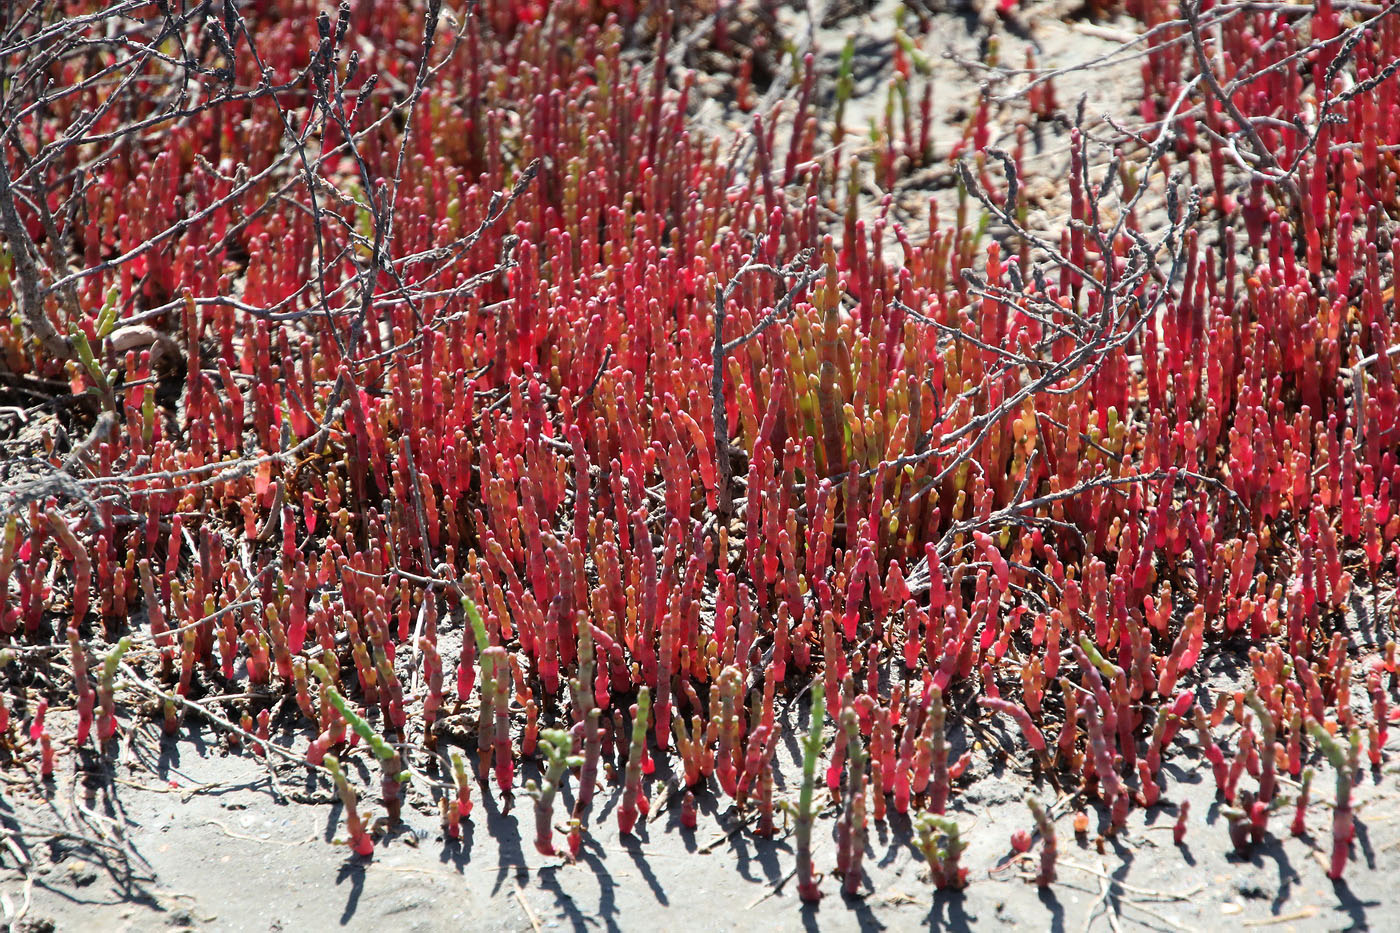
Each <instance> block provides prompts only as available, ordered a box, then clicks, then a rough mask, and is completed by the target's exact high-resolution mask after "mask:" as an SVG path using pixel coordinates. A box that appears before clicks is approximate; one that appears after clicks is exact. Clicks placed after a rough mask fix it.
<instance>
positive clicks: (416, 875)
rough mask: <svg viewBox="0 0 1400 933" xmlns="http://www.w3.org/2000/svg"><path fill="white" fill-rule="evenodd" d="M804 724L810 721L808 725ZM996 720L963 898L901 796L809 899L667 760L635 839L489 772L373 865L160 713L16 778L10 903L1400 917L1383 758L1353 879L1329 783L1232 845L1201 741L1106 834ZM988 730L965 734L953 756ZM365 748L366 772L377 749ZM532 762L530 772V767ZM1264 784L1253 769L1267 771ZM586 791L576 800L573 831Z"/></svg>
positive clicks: (300, 912) (1133, 925)
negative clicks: (53, 775) (89, 768)
mask: <svg viewBox="0 0 1400 933" xmlns="http://www.w3.org/2000/svg"><path fill="white" fill-rule="evenodd" d="M795 715H796V714H794V716H795ZM791 726H792V727H793V728H794V730H797V731H801V730H803V729H805V722H804V723H799V722H795V721H794V722H792V723H791ZM979 734H982V735H985V736H986V737H987V739H988V741H990V742H992V743H994V746H993V747H991V748H989V747H988V746H987V745H985V744H979V745H976V746H974V752H975V761H976V764H975V765H974V767H973V769H972V770H971V771H970V773H969V774H968V775H966V776H965V777H964V779H963V781H962V782H960V785H959V792H958V793H957V794H956V795H955V796H954V799H953V802H952V803H951V805H950V808H949V813H950V815H952V816H953V817H954V818H955V819H956V820H957V822H958V823H959V825H960V826H961V827H962V829H963V830H964V833H965V835H966V838H968V840H969V842H970V847H969V849H968V851H967V852H966V854H965V855H964V858H963V864H964V865H966V866H967V867H968V868H969V869H970V871H969V885H968V887H967V888H966V889H965V890H964V891H962V892H937V891H935V890H934V889H933V887H932V885H931V884H930V883H929V881H928V880H927V876H926V874H925V865H924V862H923V859H922V857H921V856H920V855H918V854H917V852H916V850H915V849H914V847H913V845H912V841H911V833H910V827H909V822H908V819H907V818H905V817H904V816H901V815H899V814H895V813H894V812H893V811H891V813H890V814H889V817H888V819H887V820H886V821H885V822H884V823H875V822H872V825H871V832H870V840H869V845H868V847H867V851H866V858H865V869H866V876H867V877H866V883H865V884H864V885H863V887H862V892H863V893H862V896H861V897H858V898H847V897H843V896H842V895H841V893H840V881H839V879H837V878H835V877H828V878H826V879H825V880H824V881H823V884H822V888H823V890H824V891H825V892H826V897H825V898H824V899H823V900H822V901H821V902H820V904H818V905H815V906H813V905H804V904H803V903H802V902H801V901H800V900H799V899H798V898H797V896H796V891H795V885H794V884H793V883H792V881H791V872H792V870H793V867H794V865H795V859H794V857H793V852H792V839H791V836H790V835H789V833H788V831H787V830H785V829H784V828H783V827H782V826H781V825H780V826H779V832H778V834H777V835H776V836H775V837H774V838H772V839H762V838H758V837H756V836H754V835H753V834H752V832H751V827H739V826H737V825H736V824H735V822H734V820H735V816H734V814H732V813H730V812H727V808H726V810H721V811H718V812H717V811H716V809H715V803H714V801H713V800H712V799H705V798H701V799H700V800H699V801H698V803H699V808H700V811H701V818H700V825H699V827H698V828H697V829H695V830H687V829H684V828H682V827H681V825H680V822H679V812H678V808H673V807H666V806H665V803H666V800H667V795H666V783H665V779H666V774H665V770H664V768H658V770H657V772H656V774H655V775H653V776H652V778H651V779H650V780H651V784H652V787H651V796H652V799H653V805H654V806H653V811H652V814H651V818H650V820H649V821H648V822H647V823H646V825H645V826H644V827H641V826H639V827H638V830H637V833H636V835H635V836H626V837H624V836H620V835H619V834H618V832H617V826H616V817H615V813H614V807H615V806H616V803H617V800H618V793H617V792H616V791H614V790H605V791H603V792H602V793H600V796H599V797H598V798H596V799H595V802H594V807H593V813H592V814H591V819H590V823H591V825H590V829H589V832H588V834H587V836H586V837H585V843H584V849H583V852H582V854H581V857H580V859H579V860H578V861H577V862H574V863H572V864H570V863H567V862H565V861H564V860H563V859H561V858H547V857H544V856H541V855H539V854H538V853H537V852H536V851H535V849H534V846H533V843H532V840H533V832H534V827H533V816H532V810H531V807H532V804H533V802H532V801H531V800H530V799H529V798H527V797H525V796H524V795H523V793H522V794H519V795H517V796H516V798H515V800H514V805H513V806H511V805H510V804H505V806H506V810H505V811H504V812H503V810H502V802H501V801H500V800H499V798H498V797H496V796H495V795H493V794H491V793H489V792H487V791H486V790H484V789H482V788H479V787H478V788H474V799H475V801H476V807H475V809H474V811H473V813H472V817H471V820H470V821H469V823H468V824H465V826H464V837H463V839H462V840H461V841H460V842H453V841H449V840H446V839H445V838H444V836H443V833H442V830H441V827H440V826H439V824H438V820H437V818H436V815H435V814H428V813H425V812H419V811H418V810H414V809H411V808H410V809H408V810H406V815H405V826H404V827H403V828H402V829H401V830H400V831H399V832H397V833H395V834H393V835H392V836H390V837H388V838H384V839H381V840H380V842H379V845H378V847H377V848H376V850H375V853H374V855H373V857H372V858H369V859H364V858H360V857H357V856H354V855H352V854H351V853H350V852H349V850H348V848H346V847H345V846H344V845H343V844H338V843H339V840H340V839H341V838H343V836H344V828H343V823H342V819H341V817H342V814H341V808H340V806H339V805H338V804H334V805H332V804H331V803H329V800H330V794H329V792H328V790H327V789H326V788H325V787H324V786H323V787H319V788H318V787H314V786H310V785H308V784H307V783H306V782H307V778H306V772H305V771H304V769H300V768H298V767H297V766H296V765H295V764H293V763H290V762H283V763H281V764H277V765H275V766H274V767H273V768H271V769H270V768H269V766H268V765H267V764H266V763H265V762H263V761H262V760H260V759H258V758H256V757H254V756H252V755H251V754H249V753H247V752H246V751H243V752H232V753H231V752H229V751H228V750H227V748H226V747H225V744H224V743H223V741H222V740H221V739H220V738H218V737H217V736H215V735H213V734H212V733H211V732H209V731H207V730H206V731H203V732H200V733H193V732H187V733H186V734H184V735H182V736H181V737H179V738H178V740H170V741H163V742H162V741H159V740H158V738H157V732H156V729H155V728H154V727H153V726H152V727H147V728H146V729H144V730H143V733H142V734H141V735H140V736H139V737H138V738H137V740H136V741H135V742H133V743H132V745H131V747H130V748H129V749H128V750H127V752H126V753H125V755H123V756H122V757H124V758H125V759H126V761H127V763H118V764H116V765H115V766H113V765H110V764H108V765H104V766H102V767H100V768H97V767H95V768H94V771H93V772H90V773H81V774H80V773H68V774H63V775H60V776H59V778H58V780H56V781H54V782H52V783H50V784H48V785H45V786H44V787H43V795H42V798H41V797H39V796H36V795H34V794H32V793H24V792H18V793H17V792H16V791H17V790H18V788H17V787H16V786H14V785H11V787H10V789H9V790H8V791H7V792H6V794H5V796H4V801H3V804H0V826H3V827H4V828H5V830H6V831H7V832H8V834H9V836H10V842H11V843H12V844H13V849H12V851H11V854H10V855H9V856H8V857H7V858H6V859H5V870H4V871H3V873H0V895H3V902H4V903H3V906H4V907H5V909H6V911H7V912H10V913H7V917H12V916H13V915H14V913H18V912H20V911H21V910H23V917H22V918H20V919H19V920H18V922H17V923H16V924H15V925H14V927H13V929H15V930H26V931H38V930H46V929H59V930H108V929H111V930H150V929H160V928H171V929H186V928H193V929H199V930H226V931H258V933H263V931H282V930H287V931H290V930H317V929H334V928H340V929H345V930H382V929H388V928H393V929H398V930H440V929H449V928H467V929H473V930H491V931H494V930H501V931H504V930H513V931H531V930H535V929H541V930H543V929H571V930H577V931H584V930H609V931H612V930H641V929H655V928H660V929H666V930H697V931H699V930H712V929H779V930H788V929H791V930H797V929H818V928H820V929H823V930H826V929H830V930H844V929H861V930H884V929H888V930H904V929H915V928H921V927H928V928H934V929H945V928H946V929H970V928H988V927H994V926H1000V925H1007V926H1012V925H1015V926H1025V927H1026V928H1028V929H1050V930H1086V929H1100V930H1107V929H1113V928H1117V929H1120V930H1123V929H1152V930H1183V929H1184V930H1201V929H1208V928H1210V927H1212V926H1216V925H1219V924H1222V923H1224V924H1226V925H1228V926H1229V927H1230V928H1238V927H1241V926H1269V927H1273V928H1276V929H1279V930H1290V929H1292V930H1324V929H1326V930H1340V929H1395V928H1396V927H1397V925H1400V898H1397V896H1396V894H1395V891H1394V888H1393V884H1392V882H1391V880H1390V879H1391V878H1393V877H1394V873H1395V872H1397V871H1400V793H1397V787H1396V780H1395V776H1394V773H1393V769H1387V770H1386V771H1383V772H1377V773H1372V772H1366V773H1364V774H1363V776H1362V778H1361V780H1360V782H1359V785H1358V788H1357V791H1356V800H1357V803H1358V807H1359V820H1358V827H1357V842H1356V844H1355V849H1354V857H1353V862H1352V864H1351V866H1350V868H1349V871H1348V876H1347V880H1346V881H1344V882H1340V883H1337V884H1333V883H1332V882H1331V881H1329V880H1328V879H1327V877H1326V869H1325V865H1324V864H1323V860H1324V858H1325V855H1326V851H1327V848H1328V847H1329V846H1330V825H1331V810H1330V806H1329V804H1330V799H1331V781H1330V777H1329V776H1328V775H1325V774H1319V776H1318V780H1317V782H1316V783H1315V785H1314V787H1315V792H1314V802H1313V804H1312V806H1311V808H1310V810H1309V813H1308V834H1307V835H1305V836H1303V837H1301V838H1294V837H1291V836H1289V835H1288V829H1287V827H1288V823H1289V821H1290V820H1291V818H1292V807H1291V805H1290V806H1286V807H1284V808H1282V810H1281V812H1279V813H1276V814H1275V815H1274V816H1273V818H1272V820H1271V824H1270V828H1271V836H1270V838H1269V839H1267V840H1266V842H1265V844H1263V845H1261V846H1257V847H1255V848H1254V850H1253V851H1252V852H1251V853H1250V854H1249V855H1248V857H1243V858H1242V857H1240V856H1237V855H1235V854H1233V853H1232V851H1231V846H1230V843H1229V838H1228V834H1227V830H1226V820H1225V818H1224V816H1223V815H1222V813H1221V805H1220V804H1219V803H1218V802H1217V801H1216V800H1215V795H1214V782H1213V780H1212V779H1211V777H1210V773H1209V768H1208V767H1201V766H1199V762H1196V760H1195V756H1194V753H1193V752H1192V751H1190V750H1188V749H1187V748H1184V747H1179V748H1178V749H1177V752H1178V754H1176V755H1175V756H1174V760H1175V763H1174V764H1169V765H1167V766H1166V767H1165V772H1166V774H1167V776H1168V786H1167V790H1166V793H1165V794H1164V800H1165V801H1170V802H1168V803H1164V804H1162V805H1159V806H1156V807H1153V808H1151V809H1150V810H1147V811H1142V810H1134V811H1133V814H1132V816H1131V818H1130V820H1129V825H1128V828H1127V830H1126V831H1123V832H1120V833H1119V834H1117V835H1116V836H1114V837H1111V838H1103V837H1101V836H1100V835H1099V829H1100V826H1101V825H1104V826H1106V817H1105V814H1103V813H1102V812H1099V811H1097V810H1095V809H1094V807H1093V806H1092V805H1091V806H1090V808H1089V810H1090V829H1089V832H1088V833H1087V834H1084V835H1081V836H1079V837H1076V836H1075V834H1074V832H1073V829H1072V810H1071V808H1072V807H1076V806H1078V805H1079V804H1078V803H1077V802H1076V801H1075V800H1074V799H1073V798H1072V797H1068V796H1064V795H1061V794H1060V793H1059V792H1058V791H1056V789H1055V788H1054V787H1053V786H1051V785H1050V784H1048V783H1046V782H1045V781H1044V780H1043V779H1041V778H1038V777H1036V776H1032V775H1031V774H1030V773H1029V772H1028V771H1027V770H1026V769H1023V768H1020V767H1019V766H1017V765H1014V764H1013V763H1012V762H1013V760H1014V758H1006V757H1004V756H1002V755H1001V754H999V753H998V752H997V751H996V749H995V745H999V744H1000V743H1005V744H1006V746H1007V747H1012V745H1013V739H1012V738H1011V737H1010V736H1009V735H1008V734H1007V733H1005V732H1002V731H1000V730H999V729H996V728H995V727H994V726H993V725H991V724H989V725H988V726H987V729H986V731H984V730H979ZM284 738H285V737H284ZM965 741H966V740H965V738H964V736H963V735H962V734H961V733H960V732H959V731H958V730H957V729H956V728H954V730H953V731H952V744H953V746H954V748H955V749H958V748H960V747H965ZM1178 744H1179V745H1181V744H1182V743H1181V740H1178ZM1394 745H1395V743H1394V742H1392V747H1394ZM989 752H990V754H989ZM796 754H797V748H796V745H795V743H787V744H786V746H785V747H784V748H782V749H781V750H780V752H779V762H780V764H781V766H782V767H781V769H780V770H781V774H782V775H783V777H784V786H783V788H782V789H781V790H780V792H779V793H780V795H782V796H786V795H789V794H795V789H794V786H793V783H792V779H793V776H794V774H795V772H796ZM352 760H353V761H354V762H355V764H356V765H358V768H359V769H360V771H361V773H362V775H364V776H367V772H366V771H365V770H364V765H365V762H364V760H363V759H362V758H361V759H355V758H354V757H353V756H352ZM92 764H94V765H95V762H94V763H92ZM528 776H531V774H530V771H529V770H528V769H527V770H526V773H525V774H522V775H521V778H522V780H523V778H525V777H528ZM1242 786H1252V785H1251V784H1250V783H1249V779H1248V778H1246V779H1245V784H1244V785H1242ZM1291 791H1292V788H1290V787H1288V786H1287V785H1286V784H1285V788H1284V792H1283V793H1282V794H1281V796H1282V797H1284V798H1289V799H1291V797H1292V793H1291ZM1029 794H1033V795H1035V796H1037V797H1038V798H1039V799H1041V800H1042V801H1044V802H1045V803H1047V804H1054V805H1055V809H1054V811H1053V812H1055V813H1056V814H1057V815H1058V818H1057V820H1056V829H1057V834H1058V836H1059V845H1060V861H1059V880H1058V881H1057V882H1056V884H1055V885H1054V886H1053V887H1051V888H1049V889H1046V890H1042V889H1040V888H1038V887H1036V885H1035V884H1034V883H1032V882H1031V880H1030V878H1031V875H1032V874H1033V872H1034V868H1035V860H1038V856H1039V846H1040V841H1039V840H1037V841H1036V847H1035V848H1034V849H1032V850H1031V853H1030V854H1029V855H1027V856H1023V857H1021V858H1020V859H1017V858H1015V857H1014V855H1013V852H1012V849H1011V848H1010V845H1009V838H1010V834H1011V833H1012V832H1013V831H1014V830H1016V829H1031V828H1032V825H1031V820H1030V817H1029V813H1028V811H1027V810H1026V807H1025V805H1024V798H1025V797H1026V796H1027V795H1029ZM819 799H822V800H824V795H821V796H819ZM1183 800H1186V801H1190V802H1191V815H1190V818H1189V820H1188V827H1189V828H1188V831H1187V835H1186V839H1185V843H1184V844H1183V845H1182V846H1180V847H1177V846H1176V845H1174V844H1173V842H1172V834H1171V827H1172V825H1173V823H1174V821H1175V814H1176V808H1177V806H1178V805H1179V803H1180V801H1183ZM571 805H572V795H571V794H570V793H567V792H566V793H565V794H563V795H562V800H561V802H560V803H559V804H557V814H558V817H559V819H558V821H556V826H557V825H558V824H559V823H562V820H563V818H564V815H565V812H566V809H567V807H569V806H571ZM362 809H364V810H365V811H367V812H368V813H369V814H370V815H371V817H372V816H373V814H374V812H375V810H376V807H375V802H374V800H373V799H372V798H370V799H366V800H362ZM833 815H834V808H831V807H828V809H827V810H826V811H825V812H824V816H823V819H822V820H821V821H820V822H819V824H818V827H817V829H816V832H815V835H814V839H815V842H814V858H815V861H816V863H817V868H818V870H819V871H820V870H826V871H830V869H831V868H832V866H833V861H834V857H835V843H834V841H833V830H834V823H835V820H834V819H833ZM1101 821H1104V822H1103V823H1102V824H1101ZM558 841H559V842H560V843H561V844H562V837H558ZM14 849H18V850H19V851H21V852H23V853H24V857H25V858H27V859H28V861H29V864H28V865H27V866H26V868H25V869H24V870H23V871H20V870H17V869H15V868H14V867H13V866H14V864H15V862H16V857H15V856H14V854H13V851H14Z"/></svg>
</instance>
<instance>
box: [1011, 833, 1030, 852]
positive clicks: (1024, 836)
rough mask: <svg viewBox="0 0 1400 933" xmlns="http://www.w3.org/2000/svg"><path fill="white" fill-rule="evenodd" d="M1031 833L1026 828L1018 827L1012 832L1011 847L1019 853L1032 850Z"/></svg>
mask: <svg viewBox="0 0 1400 933" xmlns="http://www.w3.org/2000/svg"><path fill="white" fill-rule="evenodd" d="M1031 844H1032V843H1031V834H1030V833H1028V832H1027V831H1026V830H1024V829H1018V830H1016V831H1015V832H1013V833H1012V834H1011V849H1012V851H1014V852H1016V853H1017V854H1018V855H1019V854H1020V853H1022V852H1029V851H1030V850H1031Z"/></svg>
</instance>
